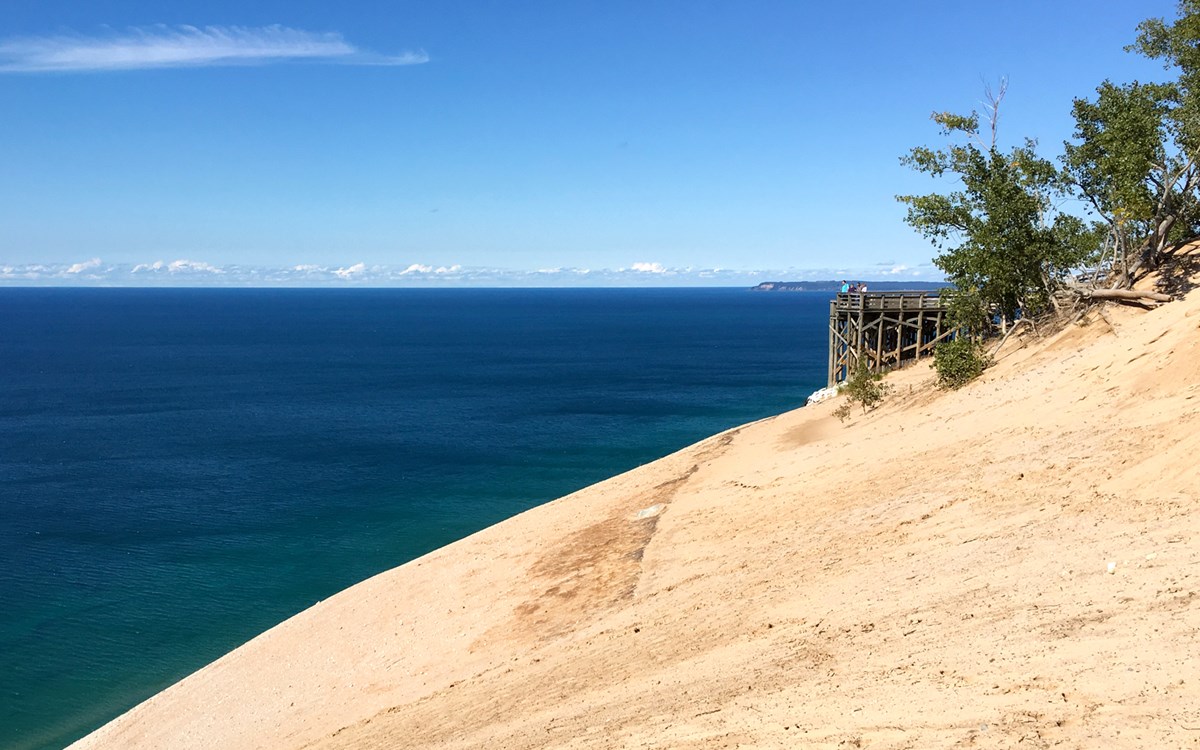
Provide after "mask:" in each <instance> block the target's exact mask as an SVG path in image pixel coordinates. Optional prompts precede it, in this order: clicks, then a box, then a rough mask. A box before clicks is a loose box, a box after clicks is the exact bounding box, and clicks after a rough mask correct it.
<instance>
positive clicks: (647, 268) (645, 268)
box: [632, 262, 667, 273]
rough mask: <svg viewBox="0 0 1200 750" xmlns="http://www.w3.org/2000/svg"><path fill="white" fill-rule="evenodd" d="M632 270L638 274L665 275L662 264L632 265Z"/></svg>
mask: <svg viewBox="0 0 1200 750" xmlns="http://www.w3.org/2000/svg"><path fill="white" fill-rule="evenodd" d="M632 270H634V271H637V272H638V273H666V272H667V269H666V268H665V267H664V266H663V264H662V263H644V262H643V263H634V264H633V266H632Z"/></svg>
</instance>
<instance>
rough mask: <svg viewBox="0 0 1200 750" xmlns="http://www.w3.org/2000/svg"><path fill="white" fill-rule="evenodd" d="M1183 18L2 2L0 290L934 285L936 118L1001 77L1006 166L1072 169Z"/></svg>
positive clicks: (1040, 6)
mask: <svg viewBox="0 0 1200 750" xmlns="http://www.w3.org/2000/svg"><path fill="white" fill-rule="evenodd" d="M835 5H836V6H838V7H833V6H835ZM1173 13H1174V3H1172V2H1158V1H1148V2H1142V3H1112V4H1108V3H1103V4H1098V3H1095V2H1083V1H1077V0H1062V1H1060V2H1059V1H1055V0H1040V1H1038V2H1033V1H1030V0H1012V1H1010V2H1006V3H969V4H968V3H941V2H937V3H935V2H909V3H901V4H893V3H876V2H858V3H845V4H843V3H837V4H835V3H827V4H821V6H818V5H816V4H812V3H803V2H759V1H756V0H746V1H744V2H737V3H734V2H704V1H702V0H700V1H694V2H683V1H679V2H655V1H654V0H641V1H640V2H620V1H618V0H606V1H604V2H549V1H546V2H527V3H513V2H508V3H502V2H454V1H453V0H451V1H448V2H436V3H420V4H418V3H407V2H383V1H382V0H380V1H378V2H355V1H354V0H346V1H345V2H340V3H327V2H320V3H318V2H310V1H305V0H289V1H288V2H254V3H249V4H248V3H245V2H236V3H235V2H225V1H224V0H205V2H190V1H189V0H178V1H175V2H171V3H161V2H145V1H142V0H90V1H89V2H86V3H81V2H78V0H68V1H64V0H5V2H4V3H3V4H0V101H3V103H4V105H3V107H4V109H3V117H0V164H3V179H0V228H2V230H0V283H9V284H13V283H236V284H252V283H281V284H282V283H288V284H324V283H333V284H347V283H360V284H409V283H444V284H489V285H496V284H538V285H542V284H552V285H559V284H565V285H573V284H656V285H666V284H742V283H746V282H756V281H759V280H766V279H777V278H783V277H787V278H796V279H801V278H829V277H831V276H836V277H838V278H841V277H844V276H845V277H854V278H867V279H886V278H922V279H934V278H938V274H937V272H936V270H935V269H933V268H932V267H931V265H930V258H931V257H932V255H933V249H932V248H931V247H930V246H929V245H928V244H927V243H926V242H925V241H924V240H922V239H921V238H920V237H918V236H917V235H916V234H915V233H914V232H913V231H912V230H911V229H909V228H908V227H907V226H906V225H905V224H904V223H903V214H904V212H903V209H902V207H901V206H900V205H899V204H897V202H896V201H895V198H894V196H895V195H896V194H899V193H910V192H928V191H931V190H934V189H938V188H939V185H938V184H937V183H936V182H934V181H932V180H930V179H929V178H926V177H921V176H917V175H913V174H910V173H909V172H908V171H907V170H906V169H905V168H904V167H902V166H901V165H900V164H899V157H900V156H901V155H903V154H904V153H905V152H906V151H907V150H908V149H909V148H911V147H912V146H914V145H918V144H936V143H939V137H938V134H937V132H936V128H935V127H934V126H933V124H932V123H931V122H930V121H929V115H930V113H931V112H932V111H933V110H935V109H936V110H944V109H949V110H955V111H968V110H970V109H972V108H978V106H979V101H980V99H981V97H982V92H983V87H984V84H985V83H986V82H989V81H991V82H993V83H994V82H995V81H996V79H998V78H999V77H1000V76H1007V77H1008V78H1009V80H1010V86H1009V92H1008V97H1007V99H1006V100H1005V102H1004V104H1003V108H1002V111H1001V139H1002V141H1004V142H1006V143H1009V144H1011V143H1015V142H1018V141H1019V140H1020V139H1021V138H1023V137H1025V136H1031V137H1035V138H1038V139H1039V140H1040V142H1041V144H1042V147H1043V148H1042V150H1043V152H1044V153H1045V154H1047V155H1056V154H1057V153H1058V152H1059V151H1060V150H1061V142H1062V141H1063V139H1065V138H1067V137H1069V136H1070V132H1071V121H1070V105H1071V98H1072V97H1076V96H1087V95H1089V94H1091V93H1092V92H1093V90H1094V88H1095V86H1096V85H1097V84H1099V83H1100V82H1101V81H1102V80H1103V79H1105V78H1111V79H1113V80H1115V81H1126V80H1131V79H1135V78H1137V79H1141V80H1148V79H1153V78H1160V77H1162V76H1163V75H1164V73H1163V71H1162V70H1161V68H1160V67H1159V66H1157V65H1156V64H1153V63H1150V62H1148V61H1144V60H1142V59H1140V58H1138V57H1136V56H1134V55H1132V54H1129V53H1126V52H1124V51H1123V47H1124V45H1126V44H1128V43H1129V42H1130V41H1132V39H1133V36H1134V33H1135V27H1136V24H1137V23H1138V21H1140V20H1142V19H1144V18H1147V17H1151V16H1166V17H1171V16H1173ZM135 269H137V270H136V271H135Z"/></svg>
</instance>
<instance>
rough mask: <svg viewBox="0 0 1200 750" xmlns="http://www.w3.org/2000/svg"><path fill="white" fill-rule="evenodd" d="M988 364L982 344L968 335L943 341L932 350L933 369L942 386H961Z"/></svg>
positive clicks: (979, 373)
mask: <svg viewBox="0 0 1200 750" xmlns="http://www.w3.org/2000/svg"><path fill="white" fill-rule="evenodd" d="M990 364H991V361H990V360H989V359H988V356H987V353H986V352H984V349H983V345H982V344H977V343H976V342H974V341H972V340H971V339H970V337H968V336H959V337H958V338H956V339H954V340H953V341H944V342H942V343H940V344H938V345H937V347H935V348H934V350H933V369H934V370H937V376H938V385H940V386H941V387H943V388H949V389H955V388H961V387H963V386H964V385H966V384H967V383H969V382H971V381H972V380H974V379H975V378H977V377H979V376H980V375H981V374H983V371H984V368H986V367H987V366H988V365H990Z"/></svg>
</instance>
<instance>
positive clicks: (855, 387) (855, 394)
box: [842, 357, 890, 414]
mask: <svg viewBox="0 0 1200 750" xmlns="http://www.w3.org/2000/svg"><path fill="white" fill-rule="evenodd" d="M889 390H890V389H889V387H888V384H887V383H884V382H883V374H882V373H878V372H871V368H870V367H869V366H868V365H867V360H866V359H865V358H862V357H860V358H859V359H858V361H857V362H855V363H854V367H853V369H852V370H851V371H850V377H849V378H847V379H846V385H844V386H843V387H842V393H844V394H846V398H847V400H848V402H847V403H848V404H849V403H858V404H860V405H862V410H863V414H866V413H867V410H868V409H874V408H875V407H876V406H878V405H879V404H880V402H881V401H883V397H884V396H886V395H887V393H888V391H889Z"/></svg>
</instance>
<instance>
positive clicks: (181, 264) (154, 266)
mask: <svg viewBox="0 0 1200 750" xmlns="http://www.w3.org/2000/svg"><path fill="white" fill-rule="evenodd" d="M130 273H169V274H193V273H201V274H211V273H215V274H222V273H225V269H224V268H218V267H217V266H214V265H212V264H211V263H205V262H204V261H197V260H184V259H182V258H181V259H179V260H173V261H171V262H170V263H167V262H166V261H161V260H156V261H154V262H153V263H138V264H137V265H136V266H134V267H133V269H132V270H130Z"/></svg>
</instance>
